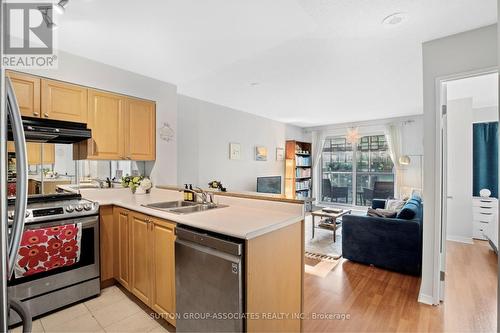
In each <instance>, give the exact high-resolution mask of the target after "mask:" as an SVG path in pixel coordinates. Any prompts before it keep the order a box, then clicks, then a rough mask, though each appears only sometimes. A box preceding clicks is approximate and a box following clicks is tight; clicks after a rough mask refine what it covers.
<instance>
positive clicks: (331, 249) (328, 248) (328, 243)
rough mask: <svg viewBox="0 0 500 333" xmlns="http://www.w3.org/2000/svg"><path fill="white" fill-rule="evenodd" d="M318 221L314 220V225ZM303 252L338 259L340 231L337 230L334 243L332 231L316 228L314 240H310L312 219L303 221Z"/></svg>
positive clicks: (340, 252)
mask: <svg viewBox="0 0 500 333" xmlns="http://www.w3.org/2000/svg"><path fill="white" fill-rule="evenodd" d="M318 223H319V220H318V219H316V224H318ZM304 228H305V235H304V236H305V244H304V247H305V251H306V252H308V253H312V254H316V255H319V256H326V257H331V258H335V259H338V258H340V257H341V256H342V229H341V227H338V228H337V231H336V238H337V239H336V241H335V243H334V242H333V231H331V230H325V229H319V228H316V229H315V231H314V238H312V229H311V228H312V217H311V215H308V216H306V219H305V226H304Z"/></svg>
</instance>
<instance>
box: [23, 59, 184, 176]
mask: <svg viewBox="0 0 500 333" xmlns="http://www.w3.org/2000/svg"><path fill="white" fill-rule="evenodd" d="M58 59H59V60H58V62H59V66H58V68H57V69H55V70H54V69H49V70H32V71H30V72H31V73H33V74H35V75H41V76H44V77H48V78H53V79H57V80H62V81H68V82H72V83H76V84H81V85H84V86H89V87H93V88H97V89H102V90H108V91H112V92H117V93H121V94H125V95H129V96H135V97H140V98H144V99H149V100H153V101H155V102H156V123H157V132H156V135H157V137H156V162H155V163H148V164H149V165H148V166H149V168H150V169H151V170H150V175H151V178H152V180H153V183H155V184H175V183H176V182H177V145H176V142H175V139H174V141H173V142H166V141H162V140H161V139H160V137H159V131H158V129H159V128H160V127H161V126H162V125H163V123H168V124H170V126H171V127H172V129H174V131H176V132H177V87H176V86H175V85H173V84H170V83H166V82H163V81H159V80H155V79H152V78H149V77H146V76H143V75H140V74H136V73H132V72H129V71H126V70H123V69H120V68H117V67H113V66H110V65H106V64H103V63H100V62H96V61H93V60H90V59H87V58H83V57H80V56H77V55H74V54H70V53H66V52H63V51H59V52H58Z"/></svg>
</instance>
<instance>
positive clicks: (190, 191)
mask: <svg viewBox="0 0 500 333" xmlns="http://www.w3.org/2000/svg"><path fill="white" fill-rule="evenodd" d="M188 197H189V199H188V200H189V201H194V199H195V196H194V192H193V184H189V192H188Z"/></svg>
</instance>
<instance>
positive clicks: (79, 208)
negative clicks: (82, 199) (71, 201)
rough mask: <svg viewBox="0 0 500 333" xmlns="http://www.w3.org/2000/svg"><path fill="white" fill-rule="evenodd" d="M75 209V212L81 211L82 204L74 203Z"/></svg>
mask: <svg viewBox="0 0 500 333" xmlns="http://www.w3.org/2000/svg"><path fill="white" fill-rule="evenodd" d="M75 210H76V211H77V212H81V211H82V210H83V206H82V205H80V204H78V205H76V207H75Z"/></svg>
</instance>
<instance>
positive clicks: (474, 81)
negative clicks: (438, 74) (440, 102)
mask: <svg viewBox="0 0 500 333" xmlns="http://www.w3.org/2000/svg"><path fill="white" fill-rule="evenodd" d="M446 90H447V98H448V100H449V101H451V100H454V99H461V98H468V97H472V107H473V108H475V109H480V108H487V107H495V106H496V107H498V73H495V74H488V75H481V76H475V77H470V78H466V79H460V80H454V81H450V82H448V83H447V89H446Z"/></svg>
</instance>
